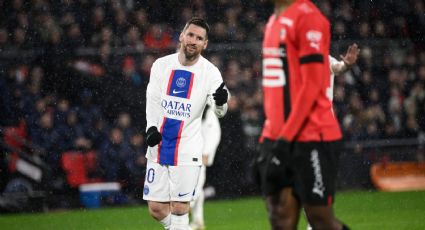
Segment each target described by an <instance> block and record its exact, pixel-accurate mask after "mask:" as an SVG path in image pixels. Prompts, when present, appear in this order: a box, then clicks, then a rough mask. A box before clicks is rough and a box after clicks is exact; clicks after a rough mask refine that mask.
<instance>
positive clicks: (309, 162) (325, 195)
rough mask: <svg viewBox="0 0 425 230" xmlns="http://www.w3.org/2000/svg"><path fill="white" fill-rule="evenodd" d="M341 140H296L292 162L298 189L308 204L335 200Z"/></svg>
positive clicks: (296, 188) (322, 203)
mask: <svg viewBox="0 0 425 230" xmlns="http://www.w3.org/2000/svg"><path fill="white" fill-rule="evenodd" d="M340 150H341V141H333V142H295V144H294V149H293V155H292V164H291V168H293V170H294V173H295V174H296V177H295V191H296V193H297V196H298V197H299V198H300V199H301V202H302V203H304V204H308V205H330V204H332V203H333V201H334V196H335V184H336V177H337V171H338V159H339V152H340Z"/></svg>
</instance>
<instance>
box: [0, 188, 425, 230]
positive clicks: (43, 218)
mask: <svg viewBox="0 0 425 230" xmlns="http://www.w3.org/2000/svg"><path fill="white" fill-rule="evenodd" d="M335 212H336V215H337V216H338V217H339V218H340V219H341V220H343V221H344V222H345V223H347V224H348V225H349V226H350V227H351V228H352V229H362V230H368V229H370V230H372V229H373V230H375V229H398V230H400V229H406V230H407V229H408V230H415V229H417V230H419V229H425V191H422V192H397V193H383V192H366V191H355V192H340V193H338V195H337V197H336V203H335ZM205 216H206V226H207V229H209V230H214V229H219V230H227V229H228V230H238V229H241V230H242V229H244V230H246V229H249V230H256V229H258V230H262V229H270V227H269V225H268V222H267V219H266V218H267V217H266V211H265V206H264V202H263V200H262V199H261V198H259V197H254V198H243V199H236V200H225V201H207V202H206V204H205ZM0 229H2V230H12V229H17V230H18V229H19V230H25V229H31V230H34V229H46V230H47V229H49V230H50V229H76V230H77V229H78V230H82V229H90V230H96V229H102V230H105V229H146V230H151V229H152V230H155V229H158V230H160V229H162V228H161V226H160V225H159V224H158V223H156V222H155V221H154V220H153V219H152V218H151V217H150V216H149V214H148V210H147V207H146V206H145V205H142V206H138V207H115V208H104V209H98V210H71V211H54V212H49V213H36V214H18V215H15V214H13V215H10V214H8V215H1V216H0ZM298 229H306V228H305V221H304V220H301V222H300V225H299V227H298Z"/></svg>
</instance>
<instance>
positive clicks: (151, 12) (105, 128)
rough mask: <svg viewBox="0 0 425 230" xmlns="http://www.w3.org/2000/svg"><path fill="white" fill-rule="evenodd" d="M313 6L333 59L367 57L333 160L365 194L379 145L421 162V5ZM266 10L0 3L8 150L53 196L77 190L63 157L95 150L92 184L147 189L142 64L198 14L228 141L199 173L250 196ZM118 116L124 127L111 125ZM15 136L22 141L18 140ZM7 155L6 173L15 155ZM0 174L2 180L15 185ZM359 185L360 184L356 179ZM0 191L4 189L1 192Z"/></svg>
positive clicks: (343, 96) (424, 21) (354, 76)
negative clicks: (36, 166) (43, 176)
mask: <svg viewBox="0 0 425 230" xmlns="http://www.w3.org/2000/svg"><path fill="white" fill-rule="evenodd" d="M318 4H319V6H320V8H321V9H322V10H323V12H324V13H325V14H326V15H327V16H328V17H329V19H330V21H331V22H332V39H333V41H332V43H333V44H332V52H331V53H332V54H333V55H334V56H339V54H341V53H342V52H344V51H345V49H346V47H347V46H348V45H349V44H351V43H352V42H353V41H355V42H357V43H358V44H359V46H360V48H361V50H362V51H361V57H360V60H359V62H358V64H357V65H356V66H353V68H352V70H351V71H349V72H348V73H346V74H344V75H343V76H338V77H337V78H336V80H335V97H334V105H335V112H336V114H337V116H338V119H339V121H340V123H341V126H342V129H343V132H344V136H345V139H346V152H345V153H344V154H343V157H342V159H341V162H342V163H341V164H343V165H345V166H347V167H346V168H347V169H348V168H353V170H354V169H366V171H365V170H358V171H359V173H360V174H355V175H353V173H352V172H347V171H343V172H341V178H342V179H341V183H340V187H353V186H354V187H356V186H357V187H358V186H363V187H364V186H370V181H369V179H368V170H369V166H370V165H371V163H373V162H378V161H379V160H380V159H382V155H383V154H382V152H386V151H387V150H385V151H383V150H382V148H386V149H388V148H392V145H391V144H393V143H395V142H393V141H390V140H393V139H397V140H400V139H401V140H408V141H401V142H402V143H404V144H403V147H404V148H406V149H408V150H403V151H401V152H399V154H403V153H406V154H405V155H403V156H400V155H397V154H390V155H391V159H392V160H397V161H404V160H414V161H419V160H422V161H423V160H424V158H425V154H424V152H423V151H420V149H421V148H422V146H423V143H424V142H423V140H425V135H424V133H425V132H424V131H425V116H424V113H425V87H424V81H425V47H424V44H425V42H424V41H423V39H424V37H425V36H424V33H425V31H424V30H425V18H424V16H423V15H424V14H423V13H424V11H425V9H424V8H425V7H424V3H423V1H420V0H409V1H391V2H388V1H385V0H376V1H373V2H370V1H360V0H351V1H349V0H342V1H338V0H325V1H320V2H319V3H318ZM158 9H161V10H158ZM271 9H272V8H271V6H270V5H269V6H264V4H263V3H259V1H240V0H222V1H205V0H199V1H173V0H164V1H150V0H99V1H86V0H67V1H50V0H39V1H22V0H4V1H1V0H0V109H1V111H2V112H1V113H0V122H1V123H0V128H1V130H2V135H3V140H4V142H5V143H6V144H7V145H12V146H14V147H18V148H23V149H24V150H25V151H26V152H28V153H29V154H30V155H31V154H33V155H34V154H36V155H38V156H40V158H41V159H42V160H43V161H44V162H45V163H46V164H47V165H48V166H49V167H50V169H49V171H50V172H51V173H50V176H49V177H48V180H49V181H50V183H48V184H49V186H47V187H49V188H48V189H49V190H53V191H55V192H58V193H60V194H62V193H66V191H63V189H64V188H65V187H66V186H65V185H64V184H66V183H68V186H69V185H74V182H70V181H68V182H67V180H66V177H65V176H64V175H65V174H64V173H65V171H63V168H62V167H61V159H64V157H65V158H66V156H65V155H64V154H62V153H64V152H68V151H81V152H83V154H85V153H87V152H90V153H91V154H93V153H96V155H90V157H94V158H96V159H97V162H98V163H97V164H94V165H96V167H98V169H97V170H95V171H97V172H98V175H96V176H99V177H102V179H103V180H104V181H120V182H122V184H123V185H124V186H123V191H125V192H128V193H129V194H131V195H132V196H136V197H137V192H134V191H138V190H137V189H140V188H141V187H142V186H143V185H142V183H143V180H142V179H141V178H142V177H143V175H144V162H145V159H144V156H143V155H144V151H145V143H144V138H143V136H140V133H143V132H144V128H145V126H144V122H145V118H144V116H145V115H144V114H145V112H144V106H145V102H144V97H145V89H146V85H147V82H148V79H149V70H150V66H151V64H152V62H153V60H155V58H156V57H158V56H160V55H162V54H165V53H170V52H173V51H174V50H175V46H176V44H177V41H178V35H179V30H180V29H181V28H182V27H183V24H182V23H183V22H185V21H186V20H187V19H188V18H190V17H191V16H193V15H197V16H201V17H204V18H206V19H207V20H208V22H209V23H210V24H211V27H212V31H211V35H210V38H209V39H210V46H209V48H208V50H207V52H206V53H205V55H206V56H208V57H209V59H210V60H212V61H213V62H214V64H216V65H217V66H218V67H219V68H220V69H221V70H222V72H223V77H224V79H225V81H226V85H227V86H228V88H229V89H230V91H231V92H232V95H233V98H232V99H231V101H230V102H229V114H228V116H226V117H225V118H224V119H223V120H222V121H221V122H222V126H223V133H224V134H225V135H226V137H223V138H222V139H223V143H222V144H221V146H220V147H219V150H218V154H217V158H216V163H215V165H214V166H213V167H212V168H211V169H209V170H210V171H211V172H209V173H208V174H209V175H216V176H214V178H209V180H208V181H207V184H208V185H213V186H215V187H216V190H217V194H218V196H220V197H234V196H240V195H246V194H252V193H256V192H258V190H256V189H255V188H254V186H253V184H252V179H251V177H250V175H249V171H250V169H249V161H250V159H252V158H253V156H254V155H255V153H256V151H257V140H258V136H259V132H260V130H261V124H262V120H263V114H262V104H261V103H262V99H261V97H262V94H261V87H260V85H261V69H262V65H261V61H260V47H261V46H260V42H261V39H262V38H261V35H262V30H263V28H264V24H265V21H266V17H267V15H269V12H270V11H271ZM120 114H121V115H122V114H129V115H130V117H129V118H123V119H124V120H126V121H122V120H121V121H120V118H119V117H120V116H121V115H120ZM122 116H125V115H122ZM122 122H124V123H125V124H124V125H123V124H122ZM22 125H24V126H25V127H26V128H25V132H24V133H23V129H22ZM128 127H131V128H128ZM114 130H115V131H114ZM117 130H119V131H117ZM11 133H15V134H14V135H17V136H19V138H20V139H22V140H23V141H24V142H25V143H27V145H25V146H21V145H20V144H17V143H16V140H13V139H11V135H12V134H11ZM136 136H138V137H136ZM133 138H135V139H137V138H138V141H136V142H137V143H134V141H132V140H133ZM371 141H372V142H371ZM373 141H376V142H373ZM382 143H384V144H382ZM380 146H381V147H382V148H380ZM2 149H5V150H4V151H3V153H2V155H1V157H0V159H1V161H2V163H4V162H7V161H8V159H9V158H8V156H9V155H10V153H11V151H8V150H6V149H8V148H7V146H2ZM106 149H110V150H111V151H112V150H113V151H114V153H117V154H119V157H117V158H110V157H108V156H109V155H108V154H111V153H112V152H111V151H109V152H108V151H106ZM390 151H391V150H390ZM86 157H88V156H86ZM94 158H93V159H94ZM90 159H91V158H90ZM92 163H93V162H92ZM1 165H3V164H1ZM102 165H103V166H102ZM104 166H106V167H107V168H108V169H109V170H111V169H114V170H113V171H108V170H105V168H104ZM91 167H93V165H92V166H91ZM4 171H8V170H3V171H2V175H1V176H2V177H1V178H5V177H6V178H9V179H10V178H12V177H13V172H4ZM361 172H364V173H363V174H361ZM5 175H6V176H5ZM227 175H234V176H233V177H232V178H229V177H228V176H227ZM358 175H361V176H362V177H361V178H366V179H363V181H358V180H357V179H355V178H356V177H357V176H358ZM0 186H1V187H0V189H1V190H3V189H4V187H5V186H6V184H5V183H4V182H2V183H0ZM126 186H127V188H126ZM1 190H0V191H1ZM59 191H60V192H59ZM132 191H133V192H132ZM139 198H140V197H139Z"/></svg>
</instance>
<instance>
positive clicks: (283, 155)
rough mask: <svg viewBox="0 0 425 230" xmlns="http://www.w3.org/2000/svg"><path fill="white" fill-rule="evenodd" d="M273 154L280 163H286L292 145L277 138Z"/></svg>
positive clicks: (290, 153)
mask: <svg viewBox="0 0 425 230" xmlns="http://www.w3.org/2000/svg"><path fill="white" fill-rule="evenodd" d="M272 151H273V154H274V156H276V158H277V159H279V160H280V161H282V162H287V161H289V159H290V156H291V155H292V152H291V151H292V144H291V143H290V142H289V141H287V140H285V139H283V138H279V139H278V140H277V141H276V142H275V143H274V145H273V150H272Z"/></svg>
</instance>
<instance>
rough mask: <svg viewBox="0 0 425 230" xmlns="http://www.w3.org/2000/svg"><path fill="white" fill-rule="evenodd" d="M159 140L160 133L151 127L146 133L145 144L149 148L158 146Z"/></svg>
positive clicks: (160, 138) (160, 137)
mask: <svg viewBox="0 0 425 230" xmlns="http://www.w3.org/2000/svg"><path fill="white" fill-rule="evenodd" d="M161 140H162V136H161V133H159V132H158V129H157V128H156V127H155V126H151V127H150V128H149V129H148V131H147V132H146V143H147V144H148V145H149V146H150V147H154V146H155V145H157V144H159V142H161Z"/></svg>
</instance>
